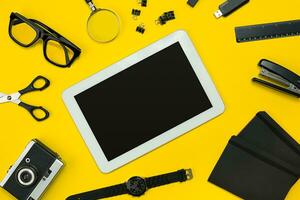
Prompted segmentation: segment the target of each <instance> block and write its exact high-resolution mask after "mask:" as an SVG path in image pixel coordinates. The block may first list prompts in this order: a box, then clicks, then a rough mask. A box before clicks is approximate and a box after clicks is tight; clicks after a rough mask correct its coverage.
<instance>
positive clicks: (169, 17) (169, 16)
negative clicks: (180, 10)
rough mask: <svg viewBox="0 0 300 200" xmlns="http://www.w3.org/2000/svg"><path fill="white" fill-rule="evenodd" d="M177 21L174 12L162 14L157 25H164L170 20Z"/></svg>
mask: <svg viewBox="0 0 300 200" xmlns="http://www.w3.org/2000/svg"><path fill="white" fill-rule="evenodd" d="M174 19H175V13H174V11H169V12H165V13H164V14H162V15H161V16H160V17H159V18H158V19H157V20H156V21H155V22H156V24H160V25H164V24H166V23H167V22H168V21H170V20H174Z"/></svg>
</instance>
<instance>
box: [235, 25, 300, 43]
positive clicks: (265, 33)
mask: <svg viewBox="0 0 300 200" xmlns="http://www.w3.org/2000/svg"><path fill="white" fill-rule="evenodd" d="M235 35H236V41H237V42H249V41H256V40H265V39H274V38H281V37H290V36H297V35H300V20H293V21H286V22H275V23H269V24H258V25H251V26H240V27H236V28H235Z"/></svg>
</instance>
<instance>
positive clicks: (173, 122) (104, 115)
mask: <svg viewBox="0 0 300 200" xmlns="http://www.w3.org/2000/svg"><path fill="white" fill-rule="evenodd" d="M63 99H64V102H65V104H66V106H67V108H68V110H69V112H70V113H71V115H72V117H73V119H74V121H75V123H76V125H77V127H78V129H79V131H80V133H81V135H82V138H83V139H84V141H85V143H86V145H87V147H88V148H89V150H90V152H91V154H92V155H93V157H94V159H95V161H96V163H97V165H98V167H99V168H100V170H101V171H102V172H104V173H108V172H111V171H112V170H115V169H117V168H119V167H121V166H122V165H125V164H126V163H128V162H130V161H132V160H134V159H136V158H138V157H140V156H142V155H144V154H146V153H148V152H150V151H152V150H153V149H155V148H157V147H159V146H161V145H163V144H165V143H167V142H169V141H171V140H173V139H174V138H176V137H178V136H180V135H182V134H184V133H186V132H188V131H190V130H192V129H194V128H196V127H197V126H199V125H201V124H203V123H204V122H207V121H208V120H210V119H212V118H214V117H216V116H217V115H219V114H221V113H222V112H223V111H224V104H223V102H222V100H221V98H220V96H219V94H218V92H217V90H216V88H215V86H214V84H213V82H212V80H211V79H210V77H209V75H208V73H207V71H206V69H205V67H204V65H203V63H202V61H201V59H200V57H199V55H198V54H197V52H196V49H195V47H194V46H193V44H192V42H191V40H190V39H189V37H188V35H187V34H186V32H184V31H177V32H175V33H173V34H171V35H169V36H167V37H165V38H163V39H161V40H159V41H157V42H155V43H154V44H152V45H150V46H148V47H146V48H144V49H142V50H140V51H138V52H136V53H134V54H133V55H131V56H129V57H127V58H125V59H123V60H121V61H119V62H117V63H115V64H113V65H112V66H110V67H108V68H106V69H104V70H102V71H100V72H98V73H96V74H95V75H93V76H91V77H89V78H87V79H85V80H83V81H81V82H79V83H78V84H76V85H74V86H72V87H71V88H69V89H67V90H66V91H65V92H64V94H63Z"/></svg>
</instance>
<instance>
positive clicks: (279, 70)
mask: <svg viewBox="0 0 300 200" xmlns="http://www.w3.org/2000/svg"><path fill="white" fill-rule="evenodd" d="M258 65H259V66H260V67H261V71H260V75H261V76H263V77H266V78H268V80H270V81H273V83H271V82H268V81H265V80H262V79H259V78H253V79H252V81H253V82H256V83H259V84H261V85H264V86H267V87H270V88H272V89H275V90H278V91H281V92H284V93H287V94H290V95H293V96H295V97H298V98H299V97H300V76H299V75H297V74H295V73H294V72H292V71H290V70H288V69H286V68H284V67H283V66H280V65H278V64H276V63H274V62H271V61H269V60H266V59H262V60H261V61H260V62H259V63H258ZM275 83H279V84H275ZM283 86H284V87H283Z"/></svg>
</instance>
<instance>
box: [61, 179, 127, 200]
mask: <svg viewBox="0 0 300 200" xmlns="http://www.w3.org/2000/svg"><path fill="white" fill-rule="evenodd" d="M122 194H128V191H127V187H126V184H125V183H123V184H119V185H114V186H110V187H106V188H101V189H97V190H92V191H89V192H83V193H80V194H75V195H72V196H69V197H68V198H67V199H66V200H97V199H102V198H108V197H113V196H118V195H122Z"/></svg>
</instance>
